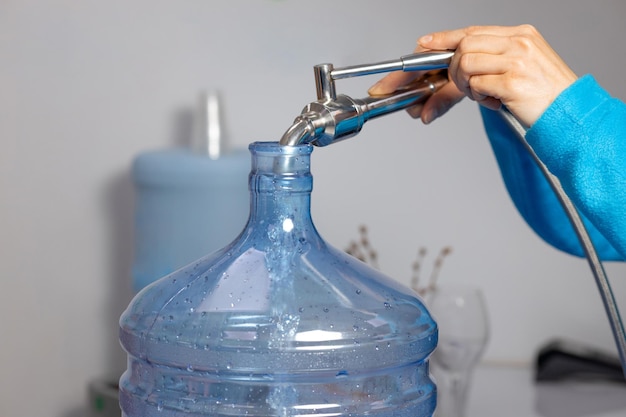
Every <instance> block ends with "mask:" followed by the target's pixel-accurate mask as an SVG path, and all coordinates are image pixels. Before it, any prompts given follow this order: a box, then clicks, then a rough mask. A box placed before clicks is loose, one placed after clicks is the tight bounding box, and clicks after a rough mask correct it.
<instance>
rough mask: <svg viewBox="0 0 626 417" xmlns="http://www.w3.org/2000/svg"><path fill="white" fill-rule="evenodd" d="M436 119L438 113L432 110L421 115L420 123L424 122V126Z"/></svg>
mask: <svg viewBox="0 0 626 417" xmlns="http://www.w3.org/2000/svg"><path fill="white" fill-rule="evenodd" d="M437 117H439V112H438V111H437V109H432V110H431V111H429V112H427V113H425V114H424V113H422V122H424V124H425V125H427V124H430V123H431V122H432V121H433V120H435V119H436V118H437Z"/></svg>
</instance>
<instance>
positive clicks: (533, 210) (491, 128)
mask: <svg viewBox="0 0 626 417" xmlns="http://www.w3.org/2000/svg"><path fill="white" fill-rule="evenodd" d="M481 112H482V115H483V120H484V124H485V128H486V131H487V134H488V137H489V140H490V142H491V145H492V148H493V151H494V153H495V155H496V158H497V161H498V164H499V167H500V170H501V173H502V177H503V179H504V182H505V185H506V187H507V190H508V192H509V194H510V196H511V199H512V200H513V202H514V204H515V206H516V208H517V209H518V211H519V212H520V214H521V215H522V217H523V218H524V220H525V221H526V222H527V223H528V225H529V226H530V227H531V228H532V229H533V230H534V231H535V232H536V233H537V234H538V235H539V236H540V237H541V238H543V239H544V240H545V241H546V242H547V243H549V244H550V245H552V246H554V247H556V248H557V249H559V250H562V251H565V252H567V253H570V254H573V255H576V256H583V251H582V248H581V245H580V243H579V241H578V238H577V236H576V234H575V232H574V229H573V227H572V226H571V224H570V222H569V219H568V218H567V216H566V214H565V211H564V210H563V208H562V207H561V205H560V203H559V201H558V199H557V198H556V196H555V195H554V193H553V191H552V189H551V187H550V185H549V183H548V182H547V180H546V179H545V178H544V176H543V174H542V173H541V171H540V170H539V169H538V167H537V166H536V164H535V162H534V160H533V159H532V157H531V156H530V155H529V154H528V152H526V150H525V149H524V147H523V145H522V144H521V143H520V142H519V141H518V140H517V139H516V138H515V137H514V135H513V133H512V132H511V131H510V129H509V128H508V126H506V124H505V123H503V122H502V120H501V119H500V117H499V115H498V114H497V113H496V112H493V111H490V110H487V109H484V108H481ZM577 204H578V203H577ZM583 217H585V215H584V214H583ZM584 221H585V224H586V226H587V229H588V231H589V233H590V235H591V238H592V240H593V242H594V244H595V246H596V250H597V251H598V253H599V255H600V256H601V258H602V259H604V260H618V259H623V256H621V255H620V254H619V253H618V252H616V250H615V249H614V248H613V246H612V244H611V243H609V241H608V240H607V239H606V238H605V237H604V235H603V233H601V232H600V231H599V230H598V229H597V228H596V227H595V225H594V224H592V223H591V222H589V221H588V220H587V219H584Z"/></svg>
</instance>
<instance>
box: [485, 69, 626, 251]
mask: <svg viewBox="0 0 626 417" xmlns="http://www.w3.org/2000/svg"><path fill="white" fill-rule="evenodd" d="M625 112H626V106H625V105H624V103H622V102H620V101H619V100H615V99H611V98H610V97H609V96H608V94H606V92H604V90H602V89H601V88H600V87H599V86H598V85H597V83H596V82H595V80H593V78H592V77H590V76H586V77H583V78H581V79H580V80H578V81H577V82H576V83H575V84H574V85H573V86H571V87H570V88H569V89H568V90H566V91H565V92H563V94H561V95H560V96H559V97H558V98H557V100H555V102H554V103H553V104H552V105H551V106H550V108H549V109H548V110H546V112H545V113H544V114H543V115H542V116H541V118H540V119H539V120H538V121H537V122H536V123H535V125H533V127H532V128H531V129H530V130H529V131H528V133H527V140H528V142H529V144H530V145H531V146H532V147H533V149H534V150H535V152H536V153H537V155H538V156H539V158H540V159H541V160H542V161H543V162H544V164H546V166H547V167H548V169H549V170H550V172H552V173H553V174H554V175H556V176H557V177H558V178H559V180H560V181H561V185H562V186H563V188H564V190H565V191H566V192H567V194H568V195H569V196H570V198H571V199H572V202H573V203H574V204H575V205H576V207H577V208H578V209H579V211H580V213H581V216H582V218H583V221H584V223H585V226H586V227H587V230H588V232H589V234H590V236H591V239H592V241H593V242H594V245H595V248H596V250H597V251H598V255H599V256H600V258H601V259H603V260H624V259H626V182H625V181H624V179H625V178H626V175H624V174H625V172H626V125H625V123H626V114H625ZM481 113H482V116H483V122H484V125H485V129H486V131H487V135H488V137H489V140H490V143H491V145H492V149H493V151H494V154H495V156H496V159H497V161H498V165H499V168H500V171H501V173H502V177H503V180H504V183H505V186H506V188H507V191H508V192H509V195H510V196H511V199H512V200H513V202H514V204H515V206H516V208H517V209H518V211H519V212H520V214H521V215H522V217H523V218H524V220H525V221H526V222H527V223H528V225H529V226H530V227H531V228H532V229H533V230H534V231H535V232H536V233H537V234H538V235H539V236H540V237H541V238H542V239H543V240H545V241H546V242H547V243H549V244H550V245H552V246H554V247H555V248H557V249H559V250H562V251H565V252H567V253H570V254H572V255H576V256H583V251H582V248H581V245H580V243H579V241H578V238H577V236H576V234H575V232H574V229H573V227H572V226H571V224H570V222H569V219H568V218H567V216H566V214H565V211H564V209H563V208H562V207H561V205H560V203H559V201H558V199H557V198H556V196H555V195H554V193H553V192H552V189H551V188H550V185H549V183H548V181H547V180H546V179H545V178H544V177H543V174H542V173H541V171H540V170H539V168H538V167H537V166H536V164H535V162H534V161H533V159H532V157H531V156H530V155H529V154H528V153H527V152H526V150H525V149H524V147H523V145H522V144H521V143H519V141H518V140H517V139H516V138H515V136H514V134H513V132H511V131H510V129H509V128H508V126H506V124H505V123H504V122H503V121H502V119H500V116H499V115H498V114H497V113H496V112H493V111H490V110H487V109H484V108H481ZM594 113H595V114H594ZM566 122H567V123H566Z"/></svg>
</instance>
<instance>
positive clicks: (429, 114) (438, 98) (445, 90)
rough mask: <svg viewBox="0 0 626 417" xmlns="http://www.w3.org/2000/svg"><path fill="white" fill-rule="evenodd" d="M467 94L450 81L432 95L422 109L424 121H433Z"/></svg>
mask: <svg viewBox="0 0 626 417" xmlns="http://www.w3.org/2000/svg"><path fill="white" fill-rule="evenodd" d="M464 96H465V95H464V94H463V92H462V91H460V90H459V89H458V88H457V87H456V85H455V84H454V83H448V84H446V85H444V86H443V87H441V89H440V90H439V91H437V92H436V93H435V94H433V95H432V97H430V98H429V99H428V100H427V101H426V103H424V106H423V108H422V111H421V118H422V122H424V123H425V124H428V123H431V122H432V121H433V120H435V119H436V118H438V117H440V116H443V115H444V114H445V113H446V112H447V111H448V110H450V109H451V108H452V107H454V105H455V104H457V103H458V102H459V101H461V100H462V99H463V97H464Z"/></svg>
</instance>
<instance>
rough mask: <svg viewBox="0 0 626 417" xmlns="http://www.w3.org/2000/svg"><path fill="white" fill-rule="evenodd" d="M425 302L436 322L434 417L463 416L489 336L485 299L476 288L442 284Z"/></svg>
mask: <svg viewBox="0 0 626 417" xmlns="http://www.w3.org/2000/svg"><path fill="white" fill-rule="evenodd" d="M427 303H428V307H429V309H430V312H431V314H432V315H433V316H434V317H435V320H436V321H437V323H438V325H439V344H438V346H437V348H436V349H435V352H434V353H433V355H432V359H431V366H432V373H433V375H434V377H435V380H436V383H437V392H438V394H437V410H436V411H435V416H436V417H464V416H465V414H466V409H467V395H468V388H469V384H470V381H471V379H472V373H473V370H474V367H475V366H476V364H477V363H478V361H479V360H480V358H481V356H482V354H483V352H484V350H485V347H486V345H487V341H488V339H489V321H488V315H487V307H486V304H485V299H484V296H483V294H482V291H481V290H480V289H479V288H477V287H473V286H447V287H446V286H444V287H437V288H436V289H435V290H434V291H433V292H432V293H431V294H430V296H429V297H428V299H427Z"/></svg>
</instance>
